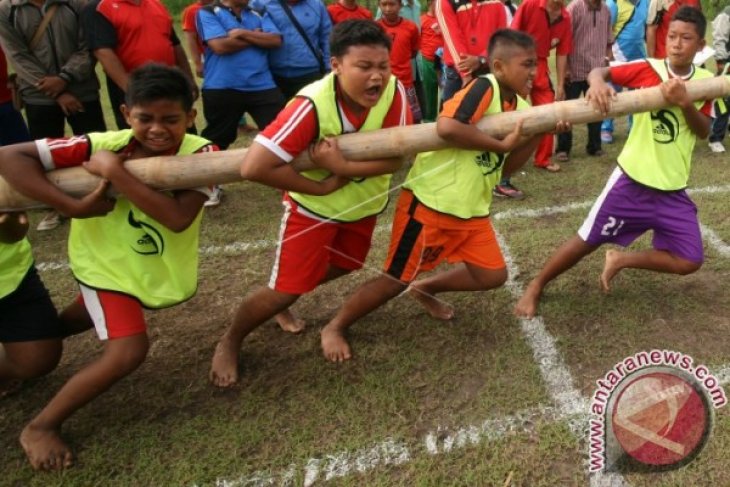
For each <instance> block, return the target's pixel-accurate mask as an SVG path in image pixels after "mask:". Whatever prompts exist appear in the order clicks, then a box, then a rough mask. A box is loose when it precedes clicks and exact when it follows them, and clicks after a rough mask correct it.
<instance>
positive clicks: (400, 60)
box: [378, 0, 422, 123]
mask: <svg viewBox="0 0 730 487" xmlns="http://www.w3.org/2000/svg"><path fill="white" fill-rule="evenodd" d="M378 6H379V7H380V10H381V12H382V13H383V16H382V17H381V18H380V20H378V24H379V25H380V26H381V27H382V28H383V30H384V31H385V33H386V34H388V36H390V39H391V42H392V43H393V45H392V47H391V48H390V70H391V72H392V73H393V74H394V75H395V77H396V78H398V79H399V80H400V82H401V83H403V86H404V87H405V89H406V96H407V97H408V105H410V107H411V113H412V114H413V122H414V123H421V118H422V117H421V106H420V104H419V103H418V96H417V94H416V87H415V84H414V82H413V78H414V76H413V75H414V73H413V63H412V62H411V61H412V60H413V58H415V57H416V54H418V49H419V47H420V44H421V36H420V34H419V33H418V26H417V25H416V24H415V23H414V22H412V21H410V20H408V19H404V18H403V17H401V16H400V8H401V2H400V0H380V2H379V3H378Z"/></svg>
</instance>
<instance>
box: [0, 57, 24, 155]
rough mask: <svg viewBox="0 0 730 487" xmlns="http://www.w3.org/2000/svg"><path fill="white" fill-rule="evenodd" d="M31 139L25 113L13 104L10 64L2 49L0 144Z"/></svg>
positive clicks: (0, 65)
mask: <svg viewBox="0 0 730 487" xmlns="http://www.w3.org/2000/svg"><path fill="white" fill-rule="evenodd" d="M29 140H30V134H29V133H28V127H27V126H26V125H25V120H23V115H21V114H20V112H19V111H18V110H17V109H16V108H15V106H14V105H13V95H12V93H11V92H10V89H9V88H8V64H7V61H6V60H5V52H3V50H2V49H0V145H10V144H17V143H18V142H27V141H29Z"/></svg>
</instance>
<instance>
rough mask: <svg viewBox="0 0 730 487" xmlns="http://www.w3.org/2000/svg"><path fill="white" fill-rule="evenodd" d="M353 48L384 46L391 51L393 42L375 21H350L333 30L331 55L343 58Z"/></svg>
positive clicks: (341, 23)
mask: <svg viewBox="0 0 730 487" xmlns="http://www.w3.org/2000/svg"><path fill="white" fill-rule="evenodd" d="M352 46H383V47H384V48H386V49H387V50H388V51H390V46H391V41H390V37H389V36H388V34H386V33H385V31H384V30H383V28H382V27H380V26H379V25H378V24H377V23H375V22H374V21H372V20H359V19H358V20H355V19H350V20H345V21H343V22H340V23H339V24H337V25H335V27H334V28H333V29H332V34H331V35H330V54H331V55H332V56H334V57H342V56H344V55H345V54H346V53H347V50H348V49H349V48H350V47H352Z"/></svg>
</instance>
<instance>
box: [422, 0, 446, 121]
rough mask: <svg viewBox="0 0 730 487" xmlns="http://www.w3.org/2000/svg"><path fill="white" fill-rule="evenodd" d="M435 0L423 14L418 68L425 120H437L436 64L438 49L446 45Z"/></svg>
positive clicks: (437, 84) (430, 0)
mask: <svg viewBox="0 0 730 487" xmlns="http://www.w3.org/2000/svg"><path fill="white" fill-rule="evenodd" d="M434 1H435V0H429V2H428V11H427V12H426V13H424V14H423V15H421V57H420V58H419V61H420V62H419V67H418V69H419V70H420V71H421V78H422V80H423V92H424V93H423V94H424V99H425V102H424V104H423V106H422V107H421V111H422V115H423V120H424V121H425V122H433V121H435V120H436V116H437V115H438V102H439V100H438V98H439V81H438V77H439V73H438V71H437V66H436V51H437V50H438V48H440V47H443V46H444V37H443V36H442V35H441V28H440V27H439V23H438V20H437V19H436V12H435V6H434Z"/></svg>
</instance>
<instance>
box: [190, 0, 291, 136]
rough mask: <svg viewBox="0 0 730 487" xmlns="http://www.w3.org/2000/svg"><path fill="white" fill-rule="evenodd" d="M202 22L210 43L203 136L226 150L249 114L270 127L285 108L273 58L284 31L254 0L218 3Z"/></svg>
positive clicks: (207, 10) (204, 14)
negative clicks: (251, 0)
mask: <svg viewBox="0 0 730 487" xmlns="http://www.w3.org/2000/svg"><path fill="white" fill-rule="evenodd" d="M197 22H198V33H199V35H200V38H201V39H202V41H203V44H204V45H205V53H204V55H205V60H204V63H203V66H204V77H203V89H202V94H203V113H204V115H205V120H206V122H207V126H206V127H205V129H204V130H203V133H202V135H203V137H205V138H207V139H209V140H211V141H212V142H214V143H215V144H216V145H218V147H220V148H221V149H226V148H227V147H228V146H229V145H230V144H231V143H232V142H233V141H234V140H236V135H237V133H238V121H239V120H240V119H241V116H242V115H243V113H244V112H248V113H249V114H250V115H251V117H253V119H254V121H255V122H256V125H258V127H259V128H264V127H265V126H267V125H268V124H269V123H270V122H271V121H272V120H273V119H274V117H276V114H277V113H279V111H280V110H281V109H282V108H283V107H284V96H283V95H282V94H281V91H279V88H277V87H276V84H275V83H274V78H273V76H272V75H271V71H270V69H269V62H268V50H269V49H276V48H278V47H280V46H281V34H280V33H279V30H278V29H277V28H276V26H275V25H274V23H273V22H272V21H271V18H270V17H269V16H268V14H264V15H263V16H261V15H259V14H258V13H256V12H254V11H253V10H251V9H250V8H248V0H219V1H216V2H214V3H213V4H211V5H208V6H206V7H203V8H202V9H201V10H200V11H199V12H198V18H197Z"/></svg>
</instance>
